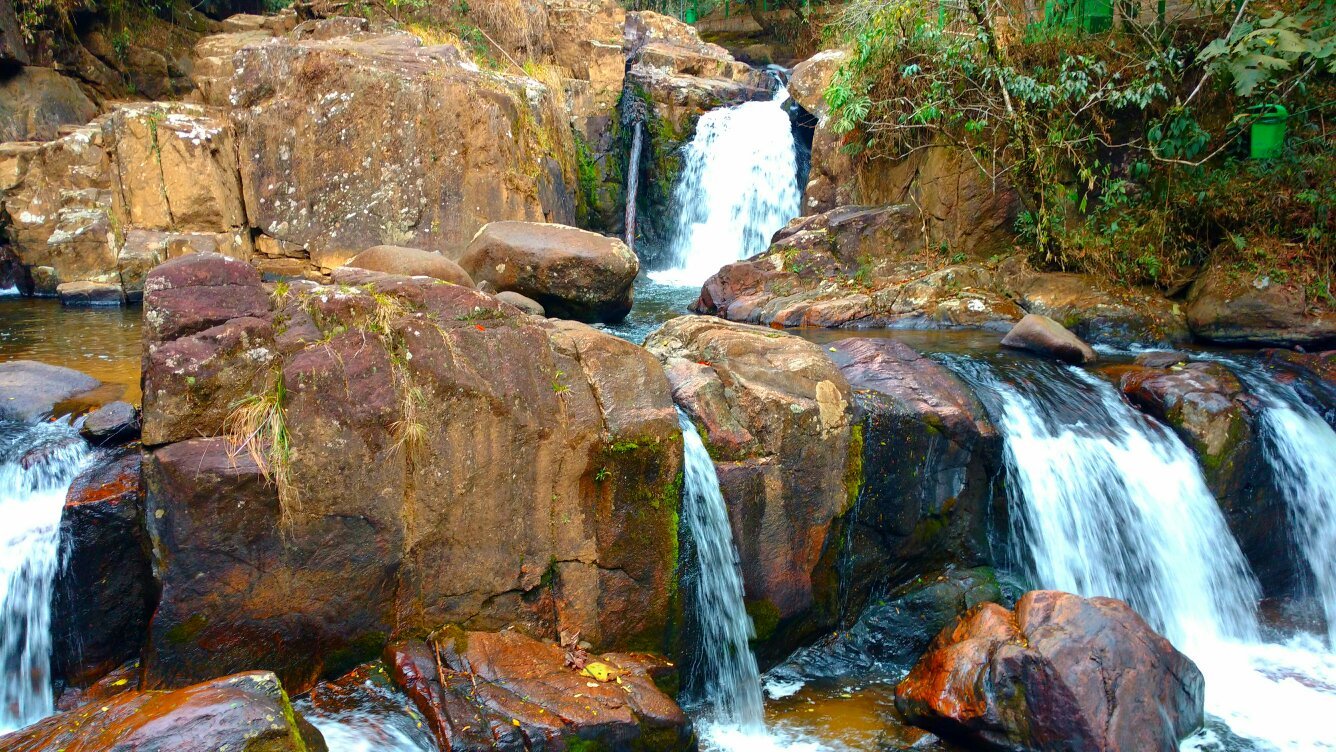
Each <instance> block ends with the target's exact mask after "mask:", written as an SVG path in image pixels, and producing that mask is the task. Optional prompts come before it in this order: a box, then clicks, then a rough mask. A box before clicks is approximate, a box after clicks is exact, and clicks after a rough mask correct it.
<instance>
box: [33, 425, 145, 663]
mask: <svg viewBox="0 0 1336 752" xmlns="http://www.w3.org/2000/svg"><path fill="white" fill-rule="evenodd" d="M139 467H140V457H139V451H138V450H129V449H121V450H118V451H116V452H115V453H114V454H111V455H110V456H108V457H106V458H104V459H99V460H98V461H97V462H96V463H95V464H93V465H92V466H90V467H89V468H88V469H87V470H84V471H83V472H82V473H80V474H79V475H78V476H77V477H76V478H75V479H74V482H73V483H71V484H70V490H69V493H68V494H67V495H66V497H65V508H64V510H63V511H62V513H61V517H60V548H61V560H62V562H64V563H63V566H62V567H61V569H60V572H59V574H58V575H57V578H56V583H55V587H54V588H53V594H54V595H53V598H52V604H51V642H52V650H51V669H52V674H53V676H55V677H56V678H57V679H59V680H63V681H65V682H67V683H69V684H72V685H75V686H87V685H88V684H90V683H92V682H93V681H96V680H97V679H98V678H99V677H101V676H102V675H104V674H106V673H107V672H109V671H111V670H112V669H114V668H116V667H117V666H119V665H121V664H122V663H124V662H125V661H128V660H130V659H131V658H134V657H136V656H137V655H139V649H140V647H141V646H142V645H143V644H144V639H145V638H146V637H147V635H148V619H149V615H150V614H152V612H153V606H154V603H155V601H156V595H157V587H156V584H155V583H154V580H153V572H152V569H151V568H150V565H149V541H148V535H147V533H146V532H145V529H144V490H143V487H142V485H141V483H140V476H139Z"/></svg>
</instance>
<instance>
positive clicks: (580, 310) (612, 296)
mask: <svg viewBox="0 0 1336 752" xmlns="http://www.w3.org/2000/svg"><path fill="white" fill-rule="evenodd" d="M459 263H460V266H462V267H464V270H465V271H467V272H468V273H469V275H470V276H471V277H472V278H473V279H474V280H475V281H476V282H478V283H479V284H482V283H484V282H485V283H487V284H488V285H490V286H491V288H492V289H494V290H500V291H511V292H517V293H519V294H521V295H523V296H525V297H528V298H532V299H533V300H535V301H537V302H538V303H539V304H540V305H542V306H543V309H544V310H545V311H547V313H548V315H551V316H556V317H559V318H569V319H577V320H580V321H606V322H616V321H620V320H622V319H623V318H625V317H626V314H627V313H630V311H631V304H632V302H633V299H634V291H633V290H632V285H633V284H634V283H635V279H636V274H638V273H639V271H640V261H639V260H638V259H637V258H636V255H635V254H634V253H632V252H631V249H629V248H627V247H626V244H625V243H623V242H622V241H620V240H617V239H616V238H609V237H605V236H603V235H599V234H597V233H593V232H588V231H586V230H579V229H576V228H574V227H566V226H564V225H553V224H539V223H534V222H492V223H491V224H488V225H487V226H486V227H483V228H482V229H481V230H479V231H478V234H477V236H475V237H474V238H473V240H472V241H471V242H470V243H469V246H468V249H467V250H466V251H465V252H464V255H463V256H462V257H461V258H460V259H459Z"/></svg>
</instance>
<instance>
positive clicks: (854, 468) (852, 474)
mask: <svg viewBox="0 0 1336 752" xmlns="http://www.w3.org/2000/svg"><path fill="white" fill-rule="evenodd" d="M863 435H864V434H863V424H862V423H861V422H860V423H854V424H853V426H851V427H850V429H849V458H848V460H846V461H845V465H844V492H845V496H846V501H845V507H844V511H846V512H847V511H849V510H850V509H853V508H854V504H855V503H857V502H858V495H859V494H860V493H862V491H863V441H864V438H863Z"/></svg>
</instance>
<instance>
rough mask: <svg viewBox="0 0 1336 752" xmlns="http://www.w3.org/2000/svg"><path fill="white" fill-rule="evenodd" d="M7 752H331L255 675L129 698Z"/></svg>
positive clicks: (25, 735)
mask: <svg viewBox="0 0 1336 752" xmlns="http://www.w3.org/2000/svg"><path fill="white" fill-rule="evenodd" d="M0 748H3V749H5V750H6V752H107V751H108V750H143V751H144V752H150V751H157V752H168V750H170V751H171V752H217V750H220V749H235V750H265V751H266V752H316V751H318V750H324V748H325V745H324V740H323V739H322V738H321V737H320V732H319V731H316V730H315V728H314V727H313V726H311V725H310V724H307V723H306V722H305V721H304V720H302V719H301V718H300V717H299V716H297V715H296V714H295V713H293V710H292V705H291V704H289V702H288V695H287V693H286V692H284V691H283V687H282V685H280V684H279V682H278V678H277V677H275V676H274V675H273V674H271V673H267V672H263V671H252V672H249V673H244V674H234V675H232V676H225V677H222V678H220V679H213V680H210V681H207V682H203V683H200V684H196V685H194V686H191V687H186V688H185V689H180V690H177V691H175V692H125V693H122V694H118V695H115V696H113V697H110V698H108V699H106V700H105V701H102V702H95V703H90V704H87V705H84V706H83V707H81V708H79V709H77V710H72V711H69V712H66V713H60V714H58V715H54V716H51V717H50V718H47V719H45V720H42V721H40V722H38V723H36V724H33V725H32V726H29V727H27V728H25V729H22V730H20V731H16V732H14V733H12V734H9V735H7V736H3V737H0Z"/></svg>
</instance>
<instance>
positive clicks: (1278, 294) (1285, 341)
mask: <svg viewBox="0 0 1336 752" xmlns="http://www.w3.org/2000/svg"><path fill="white" fill-rule="evenodd" d="M1187 316H1188V326H1189V327H1191V329H1192V333H1193V335H1194V336H1196V337H1198V338H1200V339H1204V340H1207V341H1210V342H1217V343H1220V344H1226V345H1280V346H1284V347H1290V346H1293V345H1302V346H1304V347H1330V346H1332V345H1334V344H1336V310H1332V308H1331V306H1329V305H1326V304H1324V303H1322V302H1320V301H1315V300H1309V298H1308V295H1307V293H1306V292H1305V291H1304V288H1303V287H1302V286H1301V285H1299V284H1297V283H1295V282H1292V281H1281V280H1278V279H1272V278H1271V277H1269V276H1267V275H1264V274H1261V273H1260V272H1244V271H1242V270H1239V269H1234V268H1231V267H1230V265H1228V264H1227V263H1224V262H1219V261H1217V262H1216V263H1213V264H1211V265H1210V266H1208V267H1207V268H1206V270H1205V271H1204V272H1203V273H1202V274H1201V275H1200V276H1199V277H1198V278H1197V280H1196V281H1195V282H1194V283H1193V284H1192V288H1191V290H1189V291H1188V302H1187Z"/></svg>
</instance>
